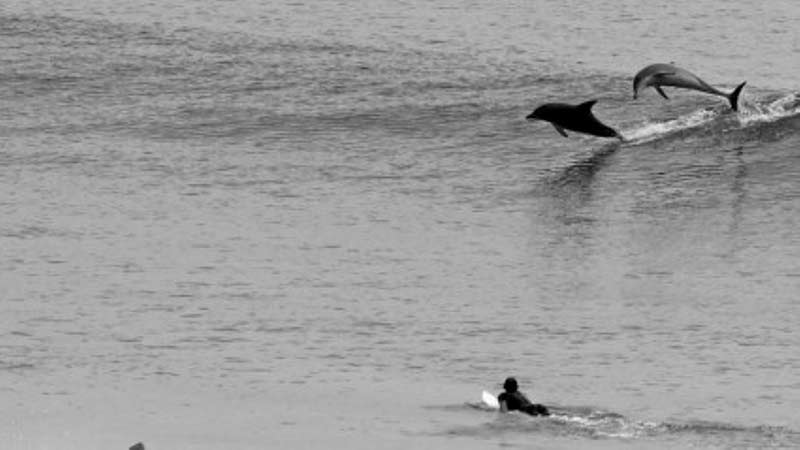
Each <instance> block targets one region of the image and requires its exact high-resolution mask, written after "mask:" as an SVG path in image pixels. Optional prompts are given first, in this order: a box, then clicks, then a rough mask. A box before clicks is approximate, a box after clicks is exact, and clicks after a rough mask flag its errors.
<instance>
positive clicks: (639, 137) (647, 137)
mask: <svg viewBox="0 0 800 450" xmlns="http://www.w3.org/2000/svg"><path fill="white" fill-rule="evenodd" d="M719 116H720V113H719V111H715V110H713V109H701V110H698V111H694V112H692V113H690V114H687V115H685V116H681V117H678V118H676V119H673V120H668V121H666V122H648V123H645V124H644V125H641V126H639V127H638V128H634V129H631V130H625V131H624V132H622V135H623V136H624V137H625V140H626V141H627V142H629V143H633V144H642V143H646V142H651V141H654V140H656V139H659V138H661V137H664V136H666V135H669V134H671V133H674V132H677V131H682V130H688V129H691V128H696V127H700V126H702V125H705V124H708V123H710V122H712V121H714V120H715V119H716V118H717V117H719Z"/></svg>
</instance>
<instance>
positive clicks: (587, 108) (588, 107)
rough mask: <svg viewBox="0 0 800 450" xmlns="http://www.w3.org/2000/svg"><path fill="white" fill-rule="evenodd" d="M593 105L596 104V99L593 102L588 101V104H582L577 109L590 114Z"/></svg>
mask: <svg viewBox="0 0 800 450" xmlns="http://www.w3.org/2000/svg"><path fill="white" fill-rule="evenodd" d="M595 103H597V100H596V99H595V100H589V101H588V102H583V103H581V104H580V105H578V109H580V110H583V111H586V112H592V106H594V104H595Z"/></svg>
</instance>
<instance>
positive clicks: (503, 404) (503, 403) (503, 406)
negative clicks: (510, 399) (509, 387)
mask: <svg viewBox="0 0 800 450" xmlns="http://www.w3.org/2000/svg"><path fill="white" fill-rule="evenodd" d="M507 395H508V394H506V393H505V392H503V393H502V394H500V395H498V396H497V403H498V404H499V405H500V412H508V403H506V396H507Z"/></svg>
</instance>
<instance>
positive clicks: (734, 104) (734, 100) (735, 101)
mask: <svg viewBox="0 0 800 450" xmlns="http://www.w3.org/2000/svg"><path fill="white" fill-rule="evenodd" d="M745 84H747V81H745V82H743V83H742V84H740V85H739V86H736V89H734V90H733V92H731V93H730V95H728V101H729V102H731V108H733V110H734V111H739V94H741V93H742V89H743V88H744V85H745Z"/></svg>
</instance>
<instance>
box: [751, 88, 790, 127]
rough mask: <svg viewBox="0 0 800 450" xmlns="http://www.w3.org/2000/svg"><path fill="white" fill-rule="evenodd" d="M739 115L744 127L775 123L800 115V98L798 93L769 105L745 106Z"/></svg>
mask: <svg viewBox="0 0 800 450" xmlns="http://www.w3.org/2000/svg"><path fill="white" fill-rule="evenodd" d="M743 106H744V107H743V108H741V111H740V113H739V115H738V117H739V123H740V124H741V125H742V126H747V125H751V124H753V123H761V122H774V121H776V120H779V119H782V118H784V117H789V116H793V115H795V114H800V97H798V95H797V94H796V93H792V94H789V95H786V96H784V97H781V98H778V99H776V100H773V101H772V102H770V103H767V104H750V103H747V104H745V105H743Z"/></svg>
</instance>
